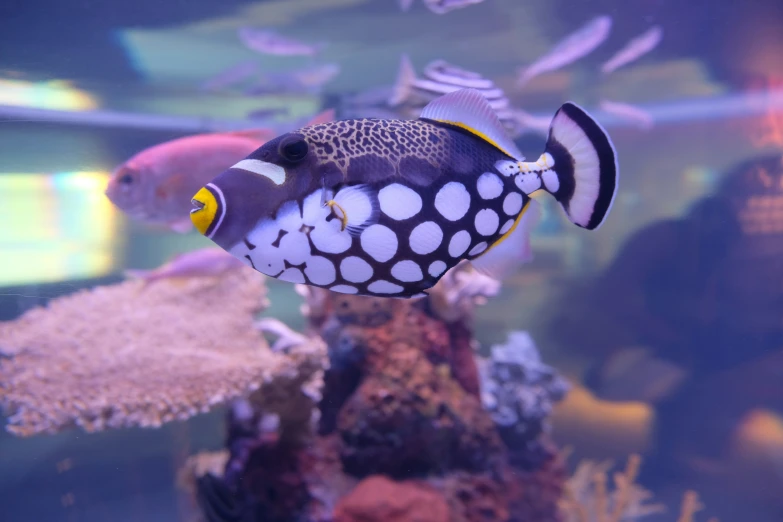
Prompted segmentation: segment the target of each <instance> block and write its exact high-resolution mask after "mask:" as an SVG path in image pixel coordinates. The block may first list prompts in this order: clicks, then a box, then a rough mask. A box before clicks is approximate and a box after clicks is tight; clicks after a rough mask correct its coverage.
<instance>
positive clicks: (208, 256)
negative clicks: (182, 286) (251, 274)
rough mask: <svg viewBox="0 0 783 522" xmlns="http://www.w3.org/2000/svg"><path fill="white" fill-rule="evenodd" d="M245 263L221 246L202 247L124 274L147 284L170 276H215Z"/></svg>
mask: <svg viewBox="0 0 783 522" xmlns="http://www.w3.org/2000/svg"><path fill="white" fill-rule="evenodd" d="M244 266H245V264H244V263H243V262H242V261H240V260H239V259H237V258H235V257H234V256H232V255H231V254H229V253H228V252H226V251H225V250H223V249H222V248H213V247H208V248H202V249H199V250H193V251H192V252H185V253H184V254H179V255H177V256H175V257H174V258H173V259H172V260H171V261H169V262H168V263H166V264H164V265H162V266H160V267H158V268H155V269H153V270H126V271H125V275H126V276H127V277H132V278H135V279H143V280H144V281H145V283H147V284H149V283H152V282H153V281H157V280H159V279H168V278H171V277H217V276H221V275H223V274H225V273H226V272H228V271H230V270H236V269H238V268H242V267H244Z"/></svg>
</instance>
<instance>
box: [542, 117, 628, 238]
mask: <svg viewBox="0 0 783 522" xmlns="http://www.w3.org/2000/svg"><path fill="white" fill-rule="evenodd" d="M547 156H548V157H547ZM541 161H543V162H544V165H546V167H550V166H551V169H548V170H544V171H543V172H541V178H542V181H543V188H544V189H545V190H546V191H547V192H549V193H550V194H552V195H553V196H554V197H555V199H557V201H558V202H559V203H560V205H562V207H563V209H564V210H565V212H566V214H568V218H569V219H570V220H571V222H572V223H574V224H575V225H578V226H580V227H582V228H586V229H588V230H595V229H597V228H598V227H600V226H601V225H602V224H603V222H604V220H605V219H606V216H607V215H608V214H609V210H610V209H611V208H612V203H613V202H614V198H615V195H616V194H617V181H618V178H619V167H618V164H617V153H616V152H615V150H614V145H612V141H611V140H610V139H609V136H608V135H607V133H606V131H605V130H604V129H603V128H602V127H601V125H599V124H598V122H596V121H595V120H594V119H593V118H592V117H591V116H590V115H589V114H587V112H586V111H585V110H584V109H582V108H581V107H579V106H578V105H576V104H574V103H570V102H568V103H565V104H564V105H563V106H562V107H560V109H559V110H558V111H557V113H555V117H554V118H553V119H552V123H551V125H550V127H549V138H548V139H547V143H546V147H545V149H544V154H543V155H542V157H541V159H539V162H541ZM550 162H551V163H550Z"/></svg>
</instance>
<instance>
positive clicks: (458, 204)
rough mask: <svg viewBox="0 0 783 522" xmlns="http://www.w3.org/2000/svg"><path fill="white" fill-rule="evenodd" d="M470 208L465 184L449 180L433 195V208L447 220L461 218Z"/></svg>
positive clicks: (468, 194)
mask: <svg viewBox="0 0 783 522" xmlns="http://www.w3.org/2000/svg"><path fill="white" fill-rule="evenodd" d="M469 208H470V193H468V189H466V188H465V185H463V184H462V183H459V182H457V181H451V182H449V183H446V184H445V185H443V187H442V188H441V189H440V190H439V191H438V193H437V194H436V195H435V209H437V211H438V212H440V214H441V215H442V216H443V217H444V218H446V219H448V220H449V221H457V220H458V219H462V217H464V216H465V214H467V213H468V209H469Z"/></svg>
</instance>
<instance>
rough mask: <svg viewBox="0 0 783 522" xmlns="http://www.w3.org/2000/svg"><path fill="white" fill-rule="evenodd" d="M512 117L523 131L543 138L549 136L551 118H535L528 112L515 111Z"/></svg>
mask: <svg viewBox="0 0 783 522" xmlns="http://www.w3.org/2000/svg"><path fill="white" fill-rule="evenodd" d="M514 117H515V118H516V120H517V122H518V123H519V125H520V127H521V128H522V130H523V131H524V130H530V131H533V132H536V133H538V134H541V135H543V136H546V135H547V134H549V127H550V126H551V125H552V117H551V116H535V115H533V114H530V113H529V112H526V111H523V110H520V109H515V110H514Z"/></svg>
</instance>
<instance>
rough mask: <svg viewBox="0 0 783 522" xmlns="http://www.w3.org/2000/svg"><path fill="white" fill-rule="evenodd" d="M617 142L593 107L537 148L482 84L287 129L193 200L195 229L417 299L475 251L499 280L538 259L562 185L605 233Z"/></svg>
mask: <svg viewBox="0 0 783 522" xmlns="http://www.w3.org/2000/svg"><path fill="white" fill-rule="evenodd" d="M617 179H618V166H617V158H616V154H615V150H614V147H613V145H612V143H611V141H610V140H609V137H608V136H607V135H606V133H605V131H604V130H603V129H602V128H601V126H600V125H599V124H598V123H596V121H595V120H593V119H592V118H591V117H590V116H589V115H588V114H587V113H586V112H585V111H584V110H583V109H581V108H580V107H578V106H577V105H574V104H573V103H566V104H564V105H563V106H562V107H560V109H559V110H558V111H557V113H556V114H555V116H554V118H553V120H552V125H551V127H550V130H549V137H548V141H547V143H546V147H545V149H544V153H543V154H542V155H541V156H540V157H539V158H538V159H537V160H536V161H534V162H526V161H524V157H523V156H522V154H521V153H520V152H519V150H518V149H517V147H516V145H515V144H514V142H513V141H512V140H511V139H510V138H509V137H508V135H507V134H506V133H505V131H504V129H503V126H502V124H501V123H500V121H499V120H498V117H497V116H496V114H495V112H494V111H493V109H492V107H491V106H490V105H489V103H488V102H487V101H486V99H485V98H484V97H483V96H482V95H481V94H480V93H479V92H477V91H475V90H472V89H463V90H459V91H455V92H452V93H449V94H446V95H445V96H442V97H440V98H437V99H436V100H434V101H432V102H431V103H430V104H429V105H427V106H426V107H425V108H424V109H423V111H422V112H421V116H420V118H418V119H416V120H381V119H357V120H344V121H335V122H330V123H323V124H320V125H314V126H309V127H304V128H302V129H299V130H298V131H295V132H291V133H288V134H284V135H282V136H279V137H277V138H275V139H273V140H272V141H269V142H268V143H266V144H265V145H264V146H262V147H260V148H259V149H258V150H256V151H255V152H253V153H252V154H250V155H249V156H248V157H247V158H245V159H243V160H242V161H240V162H239V163H237V164H236V165H234V166H233V167H231V168H230V169H228V170H226V171H225V172H223V173H222V174H220V175H218V176H217V177H216V178H215V179H214V180H212V182H210V183H208V184H207V185H206V186H205V187H204V188H202V189H201V190H199V191H198V193H196V195H195V196H194V197H193V201H192V202H193V205H194V208H193V210H192V211H191V214H190V216H191V219H192V220H193V224H194V225H195V227H196V228H197V229H198V230H199V232H201V233H202V234H204V235H205V236H207V237H208V238H210V239H212V240H213V241H214V242H215V243H217V244H218V245H219V246H220V247H222V248H223V249H225V250H227V251H228V252H230V253H231V254H232V255H234V256H235V257H237V258H239V259H241V260H243V261H244V262H245V263H247V264H248V265H250V266H252V267H253V268H254V269H256V270H258V271H259V272H262V273H264V274H266V275H269V276H272V277H276V278H278V279H282V280H284V281H289V282H292V283H304V284H309V285H314V286H319V287H323V288H328V289H330V290H333V291H335V292H341V293H347V294H360V295H374V296H387V297H412V296H416V295H419V294H422V292H424V291H425V290H426V289H428V288H430V287H432V286H433V285H434V284H435V283H437V281H438V280H439V279H440V277H441V276H442V275H443V274H444V273H445V272H446V271H447V270H448V269H449V268H451V267H453V266H454V265H456V264H457V263H459V262H460V261H462V260H463V259H467V260H470V261H471V263H472V264H473V265H474V266H475V267H476V268H477V269H478V270H481V271H483V272H485V273H488V274H490V275H493V276H495V277H502V276H503V275H505V274H506V273H507V272H508V271H509V270H511V269H512V268H514V267H516V266H518V265H519V264H520V263H522V262H524V261H525V260H526V259H527V258H528V257H529V255H530V252H529V250H530V246H529V236H530V230H531V228H532V226H533V223H534V222H535V216H536V215H537V213H538V210H537V207H536V205H537V203H536V202H535V201H534V200H533V199H531V197H530V195H531V194H533V193H534V192H536V191H538V190H544V191H546V192H549V193H550V194H552V195H553V196H554V197H555V199H556V200H557V201H558V202H559V203H560V205H561V206H562V207H563V209H564V210H565V212H566V214H567V215H568V217H569V219H570V220H571V221H572V222H573V223H575V224H576V225H578V226H580V227H583V228H587V229H589V230H593V229H596V228H598V227H599V226H600V225H601V224H602V223H603V222H604V220H605V219H606V216H607V214H608V212H609V209H610V208H611V206H612V201H613V200H614V197H615V193H616V191H617Z"/></svg>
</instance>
